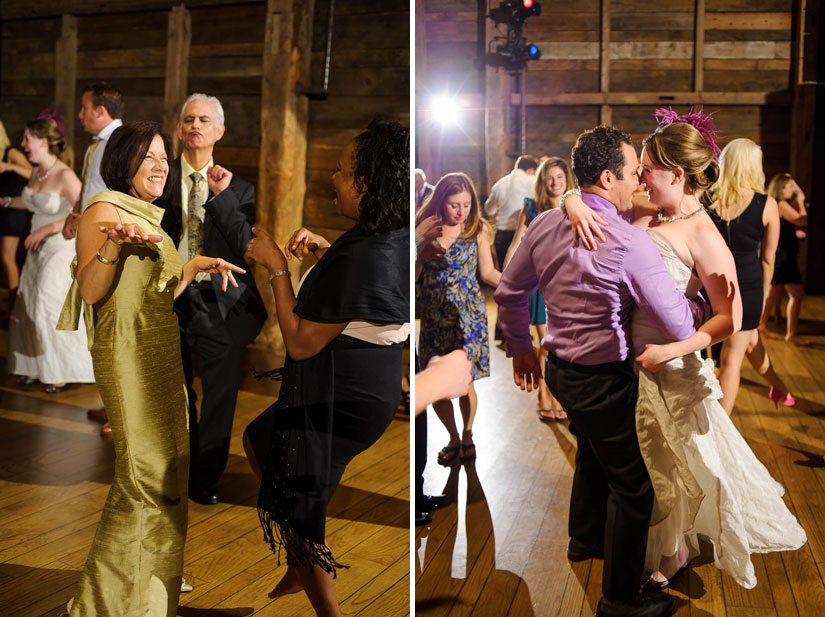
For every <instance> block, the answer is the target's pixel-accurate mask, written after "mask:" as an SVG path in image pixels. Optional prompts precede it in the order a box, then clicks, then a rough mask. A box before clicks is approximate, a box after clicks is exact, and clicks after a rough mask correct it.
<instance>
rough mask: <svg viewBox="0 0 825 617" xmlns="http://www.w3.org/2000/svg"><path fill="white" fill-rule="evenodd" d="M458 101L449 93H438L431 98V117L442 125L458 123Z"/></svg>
mask: <svg viewBox="0 0 825 617" xmlns="http://www.w3.org/2000/svg"><path fill="white" fill-rule="evenodd" d="M459 112H460V109H459V104H458V101H457V100H456V99H455V98H454V97H452V96H450V95H449V94H439V95H437V96H434V97H433V99H432V113H433V117H434V118H435V119H436V120H437V121H438V122H439V123H441V124H443V125H450V124H458V120H459V117H460V113H459Z"/></svg>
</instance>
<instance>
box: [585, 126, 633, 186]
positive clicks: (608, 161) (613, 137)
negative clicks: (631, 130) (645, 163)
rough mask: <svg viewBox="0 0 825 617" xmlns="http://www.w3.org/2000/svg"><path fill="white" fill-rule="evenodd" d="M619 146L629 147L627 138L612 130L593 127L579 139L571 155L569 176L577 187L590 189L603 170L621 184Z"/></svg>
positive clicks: (620, 148) (630, 142) (618, 131)
mask: <svg viewBox="0 0 825 617" xmlns="http://www.w3.org/2000/svg"><path fill="white" fill-rule="evenodd" d="M622 144H629V145H631V146H632V145H633V142H632V141H631V140H630V135H628V134H627V133H625V132H624V131H622V130H619V129H616V128H613V127H612V126H597V127H596V128H594V129H591V130H589V131H585V132H584V133H582V134H581V135H579V138H578V139H577V140H576V145H575V146H573V153H572V158H573V173H574V174H575V175H576V181H577V182H578V183H579V186H580V187H585V186H593V185H594V184H596V183H597V182H598V181H599V176H600V175H601V173H602V172H603V171H604V170H605V169H608V170H610V171H611V172H613V173H614V174H615V175H616V177H617V178H618V179H619V180H623V179H624V178H623V176H622V167H624V154H623V153H622Z"/></svg>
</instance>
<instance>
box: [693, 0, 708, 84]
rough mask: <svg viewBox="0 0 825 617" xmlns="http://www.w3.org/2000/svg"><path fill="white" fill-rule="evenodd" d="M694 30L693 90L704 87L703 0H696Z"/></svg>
mask: <svg viewBox="0 0 825 617" xmlns="http://www.w3.org/2000/svg"><path fill="white" fill-rule="evenodd" d="M695 28H696V30H695V31H694V33H693V91H694V92H701V91H702V90H704V88H705V0H696V25H695Z"/></svg>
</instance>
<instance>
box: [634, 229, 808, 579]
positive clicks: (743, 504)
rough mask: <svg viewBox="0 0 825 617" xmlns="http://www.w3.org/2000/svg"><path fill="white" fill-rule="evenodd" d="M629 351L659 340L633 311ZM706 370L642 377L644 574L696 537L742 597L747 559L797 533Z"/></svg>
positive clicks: (690, 283)
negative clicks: (649, 493) (647, 496)
mask: <svg viewBox="0 0 825 617" xmlns="http://www.w3.org/2000/svg"><path fill="white" fill-rule="evenodd" d="M650 237H651V238H652V239H653V241H654V242H655V243H656V246H657V247H658V248H659V252H660V253H661V255H662V259H663V260H664V262H665V266H666V267H667V269H668V272H669V273H670V276H671V277H672V278H673V282H674V283H675V284H676V287H678V288H679V289H680V290H681V291H682V292H684V293H685V295H686V296H687V297H688V298H692V297H694V296H695V295H696V293H697V292H698V290H699V289H700V288H701V287H702V284H701V282H700V281H699V278H698V276H696V273H695V272H693V271H692V269H691V268H689V267H688V266H687V265H685V264H684V263H683V262H682V261H681V260H680V259H679V257H678V256H677V255H676V253H675V252H674V251H673V249H672V248H671V246H670V244H669V243H668V242H667V241H666V240H665V239H664V238H663V237H662V236H660V235H658V234H657V233H656V232H655V231H653V232H650ZM632 333H633V345H634V348H635V349H637V350H641V348H642V347H643V346H644V345H645V344H652V343H666V342H668V340H667V339H665V338H664V337H663V336H662V334H661V333H660V332H659V331H658V330H657V329H656V328H655V327H654V326H653V325H652V324H650V323H649V322H648V321H647V320H646V319H645V318H644V316H643V315H642V314H641V312H640V311H638V310H636V311H634V314H633V326H632ZM713 369H714V367H713V362H712V361H711V360H702V358H701V356H700V355H699V353H698V352H696V353H693V354H689V355H687V356H683V357H681V358H676V359H675V360H671V361H670V362H668V363H667V364H666V365H665V366H664V367H662V369H660V370H659V371H658V372H656V373H650V372H649V371H646V370H641V371H640V374H639V401H638V404H637V407H636V430H637V432H638V435H639V446H640V447H641V450H642V455H643V456H644V459H645V463H646V465H647V468H648V471H649V472H650V477H651V480H652V482H653V488H654V490H655V492H656V502H655V505H654V508H653V517H652V518H651V528H650V533H649V536H648V545H647V556H646V560H645V571H648V572H652V571H655V570H658V569H659V561H660V559H661V557H662V556H663V555H668V556H670V555H674V554H675V552H676V549H677V547H678V545H679V540H680V539H681V538H682V536H683V535H687V536H688V538H687V539H688V546H689V547H691V553H692V554H696V552H697V547H698V545H697V543H696V535H697V534H698V535H700V536H703V537H705V538H707V539H709V540H710V541H711V542H712V543H713V558H714V562H715V564H716V566H717V567H718V568H721V569H723V570H725V572H727V573H728V574H730V575H731V576H732V577H733V578H734V579H735V580H736V582H737V583H739V584H740V585H741V586H742V587H745V588H746V589H751V588H753V587H754V586H755V585H756V576H755V574H754V569H753V563H751V559H750V555H751V554H752V553H767V552H771V551H788V550H796V549H798V548H799V547H801V546H802V545H803V544H805V542H806V541H807V538H806V536H805V531H804V530H803V529H802V527H800V525H799V523H798V522H797V520H796V518H794V516H793V515H792V514H791V513H790V512H789V511H788V508H787V507H785V503H784V502H783V501H782V495H783V494H784V492H785V489H784V488H783V487H782V485H780V484H779V483H778V482H776V481H775V480H774V479H773V478H772V477H771V475H770V474H769V473H768V470H767V469H765V466H764V465H763V464H762V463H761V462H759V459H757V458H756V456H755V455H754V453H753V452H752V451H751V449H750V447H748V444H747V443H746V442H745V440H744V438H743V437H742V435H740V434H739V431H738V430H737V429H736V427H735V426H734V425H733V423H732V422H731V420H730V418H728V415H727V414H726V413H725V410H724V409H723V408H722V406H721V405H720V404H719V399H720V398H721V397H722V390H721V387H720V386H719V382H718V380H717V379H716V376H715V374H714V370H713Z"/></svg>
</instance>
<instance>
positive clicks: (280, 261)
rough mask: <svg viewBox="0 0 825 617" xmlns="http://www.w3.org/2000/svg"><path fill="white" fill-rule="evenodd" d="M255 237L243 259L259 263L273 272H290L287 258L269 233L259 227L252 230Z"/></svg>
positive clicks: (247, 247)
mask: <svg viewBox="0 0 825 617" xmlns="http://www.w3.org/2000/svg"><path fill="white" fill-rule="evenodd" d="M252 233H253V234H255V235H254V237H253V238H252V239H251V240H250V241H249V242H248V243H247V245H246V253H245V254H244V256H243V258H244V260H245V261H246V262H247V263H259V264H261V265H262V266H263V267H264V268H266V269H267V270H269V272H270V273H272V272H279V271H281V270H288V269H289V268H287V264H286V257H284V254H283V253H282V252H281V249H279V248H278V245H277V244H275V240H273V239H272V236H270V235H269V234H268V233H266V232H265V231H264V230H263V229H261V228H260V227H258V226H255V227H253V228H252Z"/></svg>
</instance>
